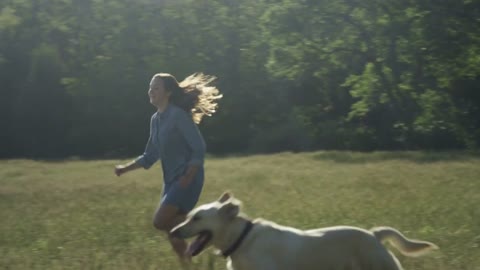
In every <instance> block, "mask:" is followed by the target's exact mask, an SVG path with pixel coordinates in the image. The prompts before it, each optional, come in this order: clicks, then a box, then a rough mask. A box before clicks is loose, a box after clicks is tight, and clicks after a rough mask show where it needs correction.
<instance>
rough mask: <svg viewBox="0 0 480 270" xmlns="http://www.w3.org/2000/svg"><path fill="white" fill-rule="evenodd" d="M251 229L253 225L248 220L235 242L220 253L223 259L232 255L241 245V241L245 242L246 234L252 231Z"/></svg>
mask: <svg viewBox="0 0 480 270" xmlns="http://www.w3.org/2000/svg"><path fill="white" fill-rule="evenodd" d="M252 228H253V223H252V222H251V221H250V220H249V221H247V224H245V227H244V228H243V231H242V233H241V234H240V236H239V237H238V239H237V241H235V242H234V243H233V244H232V245H231V246H230V247H229V248H228V249H227V250H225V251H224V252H222V255H223V257H225V258H226V257H228V256H230V255H232V253H233V252H235V250H237V248H238V247H239V246H240V245H241V244H242V242H243V240H245V237H247V234H248V233H249V232H250V231H251V230H252Z"/></svg>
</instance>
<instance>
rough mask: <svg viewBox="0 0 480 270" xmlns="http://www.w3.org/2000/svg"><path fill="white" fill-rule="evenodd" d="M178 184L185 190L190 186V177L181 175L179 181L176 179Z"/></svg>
mask: <svg viewBox="0 0 480 270" xmlns="http://www.w3.org/2000/svg"><path fill="white" fill-rule="evenodd" d="M178 182H179V184H180V187H181V188H187V187H188V186H189V185H190V183H191V182H192V177H188V176H186V175H183V176H181V177H180V179H178Z"/></svg>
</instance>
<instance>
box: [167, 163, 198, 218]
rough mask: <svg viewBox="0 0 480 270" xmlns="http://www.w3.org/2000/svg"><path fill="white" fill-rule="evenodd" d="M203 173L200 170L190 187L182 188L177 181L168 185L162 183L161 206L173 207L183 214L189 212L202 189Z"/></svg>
mask: <svg viewBox="0 0 480 270" xmlns="http://www.w3.org/2000/svg"><path fill="white" fill-rule="evenodd" d="M203 179H204V171H203V168H200V169H199V170H198V172H197V174H196V175H195V178H194V179H193V180H192V182H191V183H190V185H189V186H188V187H186V188H182V187H181V186H180V184H179V182H178V179H175V180H174V181H172V182H170V183H165V182H164V183H163V192H162V199H161V201H160V206H162V205H174V206H176V207H178V208H179V209H180V211H181V212H182V213H183V214H186V213H188V212H190V211H191V210H192V209H193V208H194V207H195V205H196V204H197V202H198V199H199V198H200V193H201V192H202V188H203Z"/></svg>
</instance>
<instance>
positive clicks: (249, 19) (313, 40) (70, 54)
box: [0, 0, 480, 157]
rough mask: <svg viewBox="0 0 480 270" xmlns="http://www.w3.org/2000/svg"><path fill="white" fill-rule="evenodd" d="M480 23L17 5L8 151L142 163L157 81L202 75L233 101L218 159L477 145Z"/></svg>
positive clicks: (6, 21) (397, 16)
mask: <svg viewBox="0 0 480 270" xmlns="http://www.w3.org/2000/svg"><path fill="white" fill-rule="evenodd" d="M479 14H480V4H478V3H477V2H475V1H467V0H463V1H458V0H448V1H440V2H439V1H428V0H420V1H410V0H409V1H400V0H393V1H388V2H385V1H380V0H368V1H357V0H348V1H347V0H335V1H326V0H316V1H312V0H305V1H293V0H280V1H271V0H261V1H258V0H256V1H254V0H246V1H241V2H239V1H232V0H225V1H220V0H214V1H206V0H163V1H153V0H138V1H135V3H132V2H131V1H126V0H120V1H119V0H106V1H92V0H88V1H86V0H84V1H80V0H49V1H46V0H38V1H24V0H6V1H3V2H2V4H0V40H1V41H0V86H1V87H0V95H1V96H2V98H1V99H0V125H1V126H2V127H3V130H4V131H3V132H2V133H1V134H0V149H1V151H0V156H1V157H12V156H22V157H24V156H29V157H53V156H56V157H62V156H69V155H80V156H119V155H122V156H123V155H132V154H137V153H139V152H141V149H142V148H143V146H144V143H145V140H146V137H147V136H148V130H147V129H148V119H149V115H150V114H151V113H152V112H153V108H152V107H151V106H150V105H149V104H148V100H147V97H146V91H147V87H148V81H149V79H150V77H151V76H152V75H153V74H154V73H157V72H169V73H172V74H174V75H176V76H177V78H178V79H182V78H184V77H185V76H187V75H189V74H191V73H193V72H197V71H202V72H205V73H208V74H212V75H216V76H217V77H218V78H219V80H218V86H219V88H220V89H221V90H222V92H223V93H224V99H223V100H222V101H221V103H220V108H219V110H218V113H217V114H216V115H215V116H214V117H212V118H211V119H206V120H205V121H204V123H203V124H202V126H201V129H202V131H203V134H204V136H205V138H206V140H207V143H208V145H209V151H211V152H214V153H231V152H245V151H253V152H263V151H281V150H287V149H292V150H295V149H301V150H313V149H363V150H371V149H416V148H429V149H445V148H471V149H475V148H477V147H478V145H479V143H480V117H478V115H479V114H480V94H479V91H478V83H479V80H480V76H479V74H480V34H479V33H480V31H478V30H479V29H480V22H479V21H478V19H477V18H478V16H479ZM32 114H34V115H35V116H36V119H39V120H38V121H32V120H31V118H30V116H31V115H32ZM272 135H273V136H272ZM268 138H272V139H273V138H275V139H274V141H275V142H271V143H270V142H269V141H268Z"/></svg>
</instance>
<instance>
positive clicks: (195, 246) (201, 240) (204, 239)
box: [187, 231, 212, 256]
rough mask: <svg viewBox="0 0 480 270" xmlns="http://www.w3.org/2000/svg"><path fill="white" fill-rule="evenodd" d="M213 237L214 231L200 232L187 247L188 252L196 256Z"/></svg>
mask: <svg viewBox="0 0 480 270" xmlns="http://www.w3.org/2000/svg"><path fill="white" fill-rule="evenodd" d="M211 239H212V233H211V232H210V231H202V232H200V233H199V234H198V235H197V237H196V238H195V240H193V241H192V242H191V243H190V245H188V248H187V254H188V255H190V256H196V255H198V254H199V253H200V252H202V250H203V249H204V248H205V247H206V246H207V244H208V242H210V240H211Z"/></svg>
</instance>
